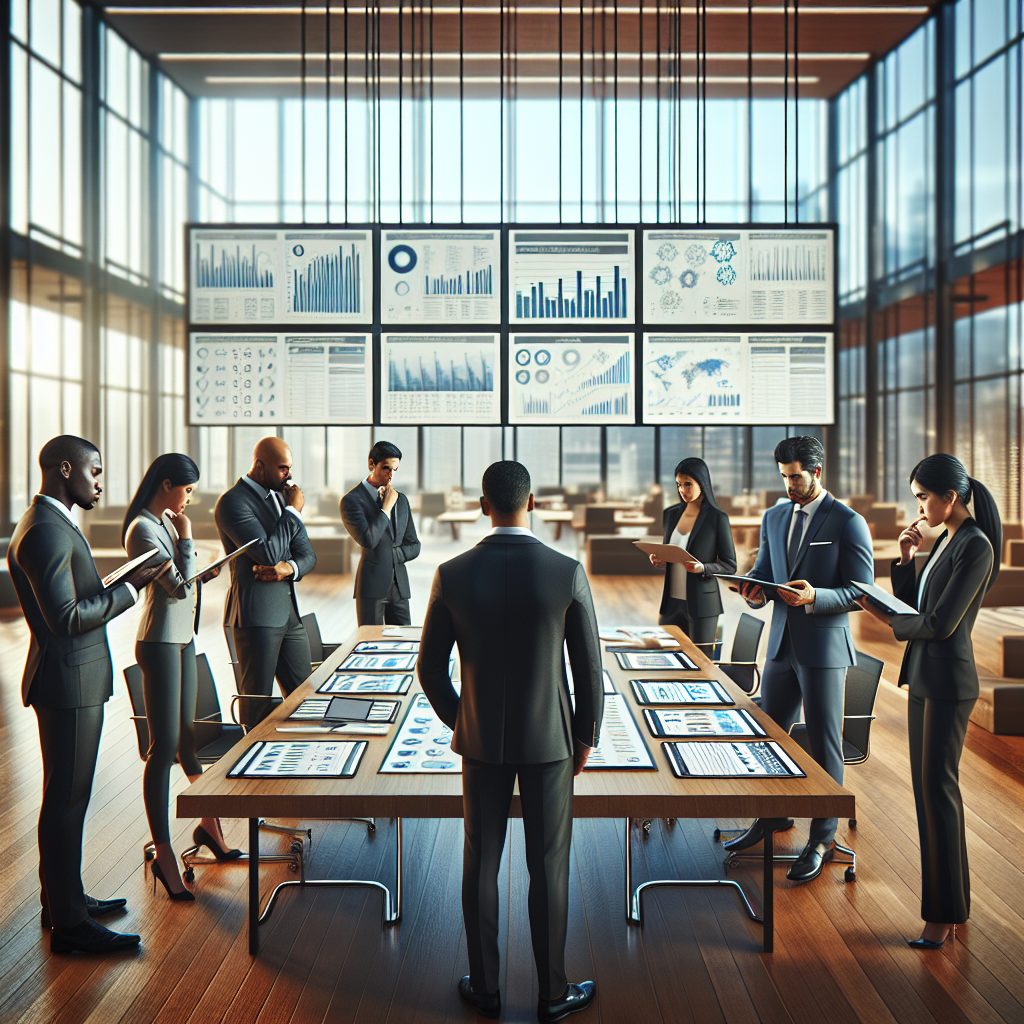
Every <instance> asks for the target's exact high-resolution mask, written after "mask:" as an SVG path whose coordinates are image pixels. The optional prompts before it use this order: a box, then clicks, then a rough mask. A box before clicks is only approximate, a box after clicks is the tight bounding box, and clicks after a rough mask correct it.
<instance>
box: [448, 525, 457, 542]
mask: <svg viewBox="0 0 1024 1024" xmlns="http://www.w3.org/2000/svg"><path fill="white" fill-rule="evenodd" d="M450 525H451V528H452V540H458V539H459V524H458V523H451V524H450Z"/></svg>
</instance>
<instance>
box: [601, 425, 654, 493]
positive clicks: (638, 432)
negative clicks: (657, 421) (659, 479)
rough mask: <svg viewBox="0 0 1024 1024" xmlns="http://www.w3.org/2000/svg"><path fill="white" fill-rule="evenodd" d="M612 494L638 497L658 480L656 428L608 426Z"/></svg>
mask: <svg viewBox="0 0 1024 1024" xmlns="http://www.w3.org/2000/svg"><path fill="white" fill-rule="evenodd" d="M605 430H606V431H607V439H608V497H609V498H615V499H618V498H638V497H641V496H642V495H644V494H646V492H647V490H648V489H649V488H650V486H651V484H652V483H654V479H655V474H654V431H655V428H654V427H606V428H605Z"/></svg>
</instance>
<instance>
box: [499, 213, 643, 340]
mask: <svg viewBox="0 0 1024 1024" xmlns="http://www.w3.org/2000/svg"><path fill="white" fill-rule="evenodd" d="M509 258H510V261H511V267H510V273H509V303H508V318H509V322H510V323H520V324H525V323H559V322H573V321H576V322H584V323H629V322H632V320H633V232H632V231H576V230H573V231H564V230H562V231H512V232H511V236H510V240H509Z"/></svg>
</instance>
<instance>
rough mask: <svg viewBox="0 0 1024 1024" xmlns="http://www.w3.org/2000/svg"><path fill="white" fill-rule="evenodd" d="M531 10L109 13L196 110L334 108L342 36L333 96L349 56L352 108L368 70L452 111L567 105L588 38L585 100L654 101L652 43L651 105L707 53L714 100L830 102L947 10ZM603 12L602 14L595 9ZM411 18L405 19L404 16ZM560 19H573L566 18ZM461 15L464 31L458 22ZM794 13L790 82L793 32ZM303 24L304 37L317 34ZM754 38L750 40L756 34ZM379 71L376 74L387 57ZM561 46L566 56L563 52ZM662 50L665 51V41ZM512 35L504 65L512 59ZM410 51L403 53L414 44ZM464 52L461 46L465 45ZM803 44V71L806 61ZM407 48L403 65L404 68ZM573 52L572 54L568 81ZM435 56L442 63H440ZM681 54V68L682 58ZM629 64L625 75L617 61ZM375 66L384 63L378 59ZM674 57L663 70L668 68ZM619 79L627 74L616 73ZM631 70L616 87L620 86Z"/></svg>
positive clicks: (387, 88)
mask: <svg viewBox="0 0 1024 1024" xmlns="http://www.w3.org/2000/svg"><path fill="white" fill-rule="evenodd" d="M593 2H594V0H585V5H584V7H583V9H582V33H581V11H580V6H579V4H580V0H562V2H561V8H560V7H559V4H558V3H557V2H552V0H543V2H542V0H527V2H522V0H520V2H518V3H515V4H514V5H513V0H506V2H505V3H504V4H500V3H498V2H495V0H462V7H461V11H460V7H459V4H458V2H457V0H455V2H453V0H434V4H433V7H432V8H431V6H430V4H429V3H427V4H426V5H425V6H422V3H423V0H415V3H416V4H419V5H420V6H416V5H414V4H413V3H408V2H406V0H402V6H401V8H400V7H399V0H387V5H386V6H382V7H370V8H369V16H368V15H367V8H366V7H365V6H364V5H365V0H348V3H347V5H346V3H339V2H338V0H332V2H331V6H330V9H329V10H330V14H329V17H328V9H327V8H326V7H325V6H324V4H325V0H308V5H307V7H306V13H305V18H303V14H302V5H301V4H297V3H294V2H285V3H274V4H271V3H266V2H265V3H260V2H256V3H245V4H236V5H231V4H228V3H226V2H219V3H218V2H216V0H193V2H192V3H178V4H175V5H174V6H171V5H169V4H162V3H155V2H145V0H143V2H141V3H135V4H133V5H132V6H130V7H128V6H121V7H114V6H111V7H108V8H107V9H106V14H107V17H108V19H109V21H110V23H111V24H112V25H114V26H115V27H116V28H117V29H118V31H119V32H121V33H122V34H123V35H124V37H125V38H126V39H127V40H128V41H129V42H130V43H131V44H132V45H133V46H135V47H136V48H137V49H138V50H140V51H141V52H142V53H144V54H145V55H146V56H148V57H151V58H154V59H156V60H158V61H159V63H160V65H161V67H162V69H163V70H164V71H165V72H166V73H167V74H168V75H169V76H170V77H171V78H173V79H174V80H175V81H176V82H177V83H178V84H179V85H181V87H182V88H183V89H185V90H186V91H187V92H188V93H190V94H191V95H193V96H248V97H282V96H285V97H288V96H299V95H301V92H302V80H303V60H302V52H303V34H305V52H306V60H305V83H306V95H307V96H323V95H324V93H325V91H326V88H327V61H326V59H325V55H326V52H327V49H328V33H329V38H330V54H331V56H330V89H331V94H332V96H338V95H340V94H342V93H343V91H344V89H345V75H346V54H347V76H348V88H349V94H350V95H354V96H358V95H364V94H365V90H366V88H367V74H366V72H367V66H368V65H369V70H370V78H371V80H375V79H376V77H377V76H378V75H379V76H380V83H381V90H382V95H385V96H389V95H391V96H396V95H398V93H399V89H400V88H401V90H402V95H403V96H405V97H410V96H411V95H413V94H415V95H423V96H426V95H430V94H431V85H432V86H433V89H432V94H433V95H434V96H436V97H438V98H440V97H443V96H458V95H459V93H460V61H459V53H460V51H461V52H462V53H463V55H464V56H463V60H462V62H461V89H462V94H463V95H465V96H466V97H473V96H493V97H496V96H498V95H499V92H500V90H501V88H502V80H504V88H505V95H506V96H512V95H515V96H518V97H526V96H557V95H558V94H559V86H560V85H561V92H562V96H563V97H564V98H565V99H566V100H571V99H572V98H574V97H578V96H579V94H580V64H581V60H580V44H581V38H580V37H581V34H582V46H583V59H582V67H583V78H584V83H583V84H584V92H585V94H586V95H588V96H590V95H593V94H595V93H598V94H600V93H601V92H602V91H603V92H604V94H605V95H607V96H609V97H611V96H612V95H614V94H615V92H616V88H617V94H618V95H619V96H620V97H623V98H626V97H633V96H636V95H637V93H638V91H639V89H640V87H641V76H640V70H641V68H640V61H639V59H638V57H639V53H640V49H641V47H640V43H641V28H642V31H643V40H642V42H643V54H644V57H643V81H642V87H643V92H644V95H645V96H654V95H655V94H656V92H657V90H658V89H659V80H660V92H661V95H662V96H664V97H667V96H669V95H670V90H671V89H673V88H676V89H678V90H679V92H680V94H681V95H683V96H687V95H689V96H692V95H694V93H695V90H696V88H697V85H696V79H697V75H698V60H697V56H696V54H697V50H698V47H697V42H698V38H699V35H698V33H699V27H700V26H701V24H702V21H701V17H700V14H699V12H700V11H701V10H704V11H706V14H705V16H704V20H703V24H704V25H706V29H705V30H704V31H703V32H702V33H700V34H702V35H703V36H704V37H705V39H704V44H703V48H704V49H706V51H707V62H706V66H705V65H703V63H702V65H701V75H702V78H703V76H706V82H707V95H708V96H709V97H715V96H746V95H747V91H748V84H747V75H748V50H749V51H752V53H753V59H752V61H750V64H749V67H750V70H751V73H752V76H753V86H752V88H753V93H754V95H755V96H758V97H762V96H782V95H783V92H784V89H785V88H786V87H787V84H788V89H789V94H790V95H791V96H792V95H793V94H794V91H795V89H796V83H797V78H799V94H800V96H802V97H812V96H814V97H829V96H833V95H835V94H836V93H837V92H839V91H840V90H842V89H843V88H844V87H845V86H846V85H847V84H848V83H849V82H851V81H852V80H853V79H855V78H856V77H857V76H858V75H860V74H861V72H862V71H863V70H864V68H865V67H866V66H867V65H868V64H869V63H870V62H871V61H872V60H874V59H875V58H876V57H878V56H880V55H882V54H884V53H886V52H888V51H889V50H890V49H892V48H893V47H894V46H895V45H896V44H897V43H898V42H900V40H902V39H904V38H905V37H906V36H908V35H909V34H910V33H911V32H912V31H913V30H914V29H915V28H916V27H917V26H918V25H919V24H920V23H921V22H922V21H923V20H924V19H925V17H926V16H927V14H928V11H929V10H930V7H931V6H934V5H935V4H936V3H937V0H928V2H925V3H920V4H917V5H908V4H899V3H892V2H887V0H861V2H854V0H827V2H825V0H817V2H810V0H807V2H798V0H790V3H791V6H790V7H789V9H788V12H786V11H785V9H784V7H783V6H782V3H781V2H779V0H774V2H772V0H759V2H757V3H754V4H753V5H752V8H751V10H750V12H749V14H748V6H747V3H746V2H745V0H714V2H713V3H710V4H707V5H706V7H704V8H700V7H695V6H694V5H693V4H694V0H679V2H678V3H676V2H671V3H669V2H666V3H665V4H664V5H663V6H661V7H660V8H659V7H658V5H657V4H655V3H652V2H651V0H646V2H645V4H644V7H643V18H642V25H641V16H640V6H639V2H640V0H604V3H605V6H600V5H597V6H591V5H592V4H593ZM588 4H590V5H588ZM400 11H401V15H400V13H399V12H400ZM560 11H561V17H560V16H559V15H560ZM460 13H461V17H460ZM787 13H788V36H789V46H788V69H787V60H786V57H787V47H786V45H785V43H786V35H787V33H786V27H785V26H786V22H787ZM303 23H305V33H303ZM748 30H749V35H748ZM378 33H379V39H380V45H379V52H380V60H379V62H378V61H376V60H374V59H373V58H374V55H375V54H376V53H377V51H378V44H377V43H376V41H375V40H376V38H377V36H378ZM559 35H561V47H560V46H559ZM659 35H660V40H659ZM503 36H504V51H505V54H506V58H505V60H504V62H502V61H501V60H500V56H499V55H500V53H501V50H502V42H503V38H502V37H503ZM400 37H401V38H400ZM460 40H461V46H460ZM797 41H798V43H799V47H798V48H799V55H800V56H799V61H794V58H793V51H794V50H795V49H796V48H797V47H796V45H795V43H796V42H797ZM399 49H401V54H402V58H401V61H400V60H399ZM559 49H561V52H562V61H561V69H560V68H559V59H558V57H559ZM431 51H432V52H433V54H434V56H433V61H432V62H431V59H430V54H431ZM677 51H678V52H681V59H680V60H679V62H678V65H677V62H676V61H675V60H674V58H673V57H672V54H674V53H676V52H677ZM616 53H618V60H617V61H616V59H615V54H616ZM368 54H369V56H370V60H369V61H368V60H367V55H368ZM659 54H660V60H659ZM616 65H617V68H616ZM616 71H617V83H616Z"/></svg>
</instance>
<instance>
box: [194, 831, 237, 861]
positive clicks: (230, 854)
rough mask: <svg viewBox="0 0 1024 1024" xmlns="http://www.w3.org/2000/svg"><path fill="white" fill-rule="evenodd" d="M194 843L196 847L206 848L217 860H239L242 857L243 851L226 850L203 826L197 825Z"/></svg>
mask: <svg viewBox="0 0 1024 1024" xmlns="http://www.w3.org/2000/svg"><path fill="white" fill-rule="evenodd" d="M192 842H193V843H195V844H196V846H205V847H206V848H207V849H208V850H209V851H210V853H212V854H213V855H214V857H216V858H217V860H238V858H239V857H241V856H242V851H241V850H225V849H224V847H223V846H221V845H219V844H218V842H217V840H216V839H214V838H213V836H211V835H210V833H209V832H207V831H206V829H205V828H203V826H202V825H196V828H195V831H194V832H193V833H192Z"/></svg>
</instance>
